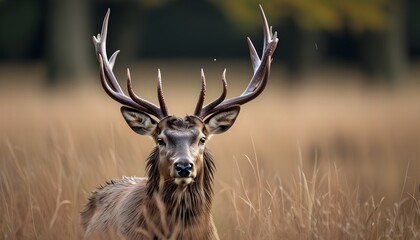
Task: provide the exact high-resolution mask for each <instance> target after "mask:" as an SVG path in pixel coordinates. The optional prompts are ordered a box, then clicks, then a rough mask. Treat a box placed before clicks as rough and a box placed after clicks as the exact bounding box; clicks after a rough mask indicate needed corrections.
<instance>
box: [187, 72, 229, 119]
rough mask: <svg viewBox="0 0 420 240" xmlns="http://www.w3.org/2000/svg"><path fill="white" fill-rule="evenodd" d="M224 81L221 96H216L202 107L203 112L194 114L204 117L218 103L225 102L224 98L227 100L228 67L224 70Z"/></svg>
mask: <svg viewBox="0 0 420 240" xmlns="http://www.w3.org/2000/svg"><path fill="white" fill-rule="evenodd" d="M222 83H223V91H222V94H220V96H219V97H218V98H216V99H215V100H213V101H212V102H211V103H209V104H207V105H206V106H205V107H204V108H202V110H201V112H199V114H194V115H196V116H198V117H200V118H204V117H205V116H207V115H208V114H209V112H210V110H211V109H213V108H214V107H216V106H217V105H219V104H220V103H221V102H223V100H225V98H226V95H227V82H226V68H225V70H224V71H223V74H222Z"/></svg>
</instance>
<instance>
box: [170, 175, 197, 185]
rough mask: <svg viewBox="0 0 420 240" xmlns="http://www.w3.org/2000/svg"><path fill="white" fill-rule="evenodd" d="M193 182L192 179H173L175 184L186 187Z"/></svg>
mask: <svg viewBox="0 0 420 240" xmlns="http://www.w3.org/2000/svg"><path fill="white" fill-rule="evenodd" d="M193 181H194V180H193V179H192V178H190V177H189V178H175V183H176V184H178V185H188V184H190V183H192V182H193Z"/></svg>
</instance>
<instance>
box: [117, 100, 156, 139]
mask: <svg viewBox="0 0 420 240" xmlns="http://www.w3.org/2000/svg"><path fill="white" fill-rule="evenodd" d="M121 113H122V115H123V117H124V119H125V121H126V122H127V124H128V126H130V127H131V129H133V131H134V132H136V133H138V134H140V135H147V136H152V135H153V132H154V131H155V129H156V127H157V122H156V121H155V120H154V119H153V118H151V117H150V116H149V115H148V114H146V113H144V112H141V111H139V110H135V109H133V108H128V107H124V106H123V107H121Z"/></svg>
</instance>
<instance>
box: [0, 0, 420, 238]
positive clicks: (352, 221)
mask: <svg viewBox="0 0 420 240" xmlns="http://www.w3.org/2000/svg"><path fill="white" fill-rule="evenodd" d="M258 4H261V5H262V6H263V7H264V10H265V12H266V15H267V18H268V21H269V24H270V25H272V26H273V29H274V30H275V31H277V32H278V38H279V44H278V47H277V50H276V52H275V54H274V61H273V63H272V67H271V70H272V71H271V78H270V82H269V84H268V86H267V88H266V90H265V91H264V93H263V94H261V96H259V97H258V98H257V99H255V100H253V101H252V102H250V103H248V104H247V105H246V106H244V107H243V108H242V109H241V114H240V115H239V117H238V120H237V121H236V123H235V126H234V127H233V128H231V130H229V132H228V133H226V134H223V135H221V136H216V137H214V138H212V141H210V142H209V144H208V146H209V148H210V149H211V150H212V153H213V155H214V156H215V160H216V166H217V173H216V176H215V195H216V196H215V202H214V205H213V215H214V219H215V223H216V226H217V228H218V229H219V234H220V236H221V239H278V236H284V238H285V239H418V237H419V236H420V192H419V183H420V174H419V173H420V14H419V12H420V1H418V0H340V1H337V0H258V1H257V0H248V1H240V0H19V1H17V0H0V215H1V216H3V218H2V219H1V220H0V233H1V234H2V235H0V238H3V239H81V236H82V230H81V228H80V224H79V212H80V211H81V209H82V207H83V205H84V204H85V202H86V199H87V197H88V196H89V193H90V192H91V191H92V190H93V189H94V188H95V187H97V186H99V185H100V184H101V183H103V182H105V181H106V180H109V179H115V178H120V177H121V176H123V175H126V176H132V175H137V176H143V175H144V165H145V159H146V158H147V156H148V154H149V153H150V151H151V149H152V148H153V143H152V141H150V139H147V138H143V137H139V136H138V135H136V134H134V133H133V132H132V131H131V129H129V127H127V125H126V123H125V121H124V120H123V118H122V117H121V114H120V113H119V107H120V104H119V103H116V102H114V101H113V100H112V99H110V98H109V97H108V96H107V95H106V94H105V93H104V91H103V90H102V87H101V84H100V81H99V73H98V72H99V71H98V63H97V60H96V57H95V53H94V47H93V44H92V36H93V35H96V34H97V33H99V32H100V30H101V25H102V21H103V18H104V16H105V13H106V11H107V9H108V8H110V9H111V16H110V21H109V31H108V41H107V48H108V56H110V54H111V53H113V52H114V51H116V50H118V49H119V50H121V53H120V54H119V55H118V59H117V61H116V66H115V68H114V71H115V73H116V76H117V78H118V79H119V81H120V85H121V87H122V88H123V89H125V78H126V77H125V71H126V67H130V70H131V76H132V79H133V85H134V88H135V92H136V93H137V94H138V95H140V96H142V97H144V98H145V99H148V100H150V101H152V102H155V103H157V97H156V82H155V81H156V76H157V69H158V68H160V69H161V72H162V79H163V85H164V89H165V98H166V101H167V103H168V107H169V111H170V113H173V114H176V115H178V116H184V115H185V114H187V113H191V112H192V110H193V109H194V106H195V103H196V99H197V96H198V91H199V89H200V68H204V70H205V73H206V79H207V89H208V90H207V98H208V100H207V102H209V101H210V99H213V98H215V97H217V96H218V95H219V94H220V91H221V88H222V86H221V83H220V81H221V74H222V72H223V70H224V69H225V68H227V81H228V85H229V92H228V97H229V96H236V95H238V94H240V93H241V92H242V91H243V89H244V88H245V87H246V85H247V84H248V81H249V80H250V79H251V76H252V67H251V63H250V60H249V52H248V46H247V43H246V37H250V38H251V39H252V41H253V42H254V45H255V47H256V49H257V51H258V52H259V53H261V49H262V37H263V34H262V28H261V21H260V15H259V7H258ZM233 209H234V210H233ZM63 236H65V237H63Z"/></svg>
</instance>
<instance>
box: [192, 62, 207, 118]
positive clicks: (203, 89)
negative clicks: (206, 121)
mask: <svg viewBox="0 0 420 240" xmlns="http://www.w3.org/2000/svg"><path fill="white" fill-rule="evenodd" d="M205 98H206V77H205V76H204V70H203V69H201V91H200V95H199V97H198V101H197V105H196V106H195V110H194V115H195V116H200V112H201V110H202V109H203V103H204V99H205Z"/></svg>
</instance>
